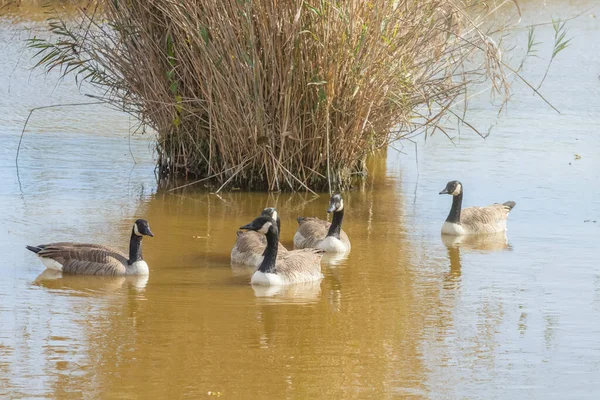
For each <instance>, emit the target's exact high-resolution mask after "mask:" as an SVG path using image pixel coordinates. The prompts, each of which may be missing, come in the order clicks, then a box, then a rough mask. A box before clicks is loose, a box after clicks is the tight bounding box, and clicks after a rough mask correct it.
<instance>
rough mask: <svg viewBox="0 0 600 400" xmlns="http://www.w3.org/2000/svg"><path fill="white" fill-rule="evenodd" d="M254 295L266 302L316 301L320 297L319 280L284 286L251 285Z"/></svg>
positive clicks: (302, 302)
mask: <svg viewBox="0 0 600 400" xmlns="http://www.w3.org/2000/svg"><path fill="white" fill-rule="evenodd" d="M252 290H254V295H255V296H256V297H257V298H260V300H261V301H262V302H266V303H294V304H310V303H316V302H317V301H319V299H320V298H321V281H310V282H302V283H295V284H293V285H285V286H265V285H252Z"/></svg>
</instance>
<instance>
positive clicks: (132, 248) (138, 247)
mask: <svg viewBox="0 0 600 400" xmlns="http://www.w3.org/2000/svg"><path fill="white" fill-rule="evenodd" d="M140 260H143V258H142V237H141V236H138V235H136V234H135V232H134V231H133V229H132V230H131V239H129V260H128V261H127V263H128V264H129V265H131V264H133V263H134V262H136V261H140Z"/></svg>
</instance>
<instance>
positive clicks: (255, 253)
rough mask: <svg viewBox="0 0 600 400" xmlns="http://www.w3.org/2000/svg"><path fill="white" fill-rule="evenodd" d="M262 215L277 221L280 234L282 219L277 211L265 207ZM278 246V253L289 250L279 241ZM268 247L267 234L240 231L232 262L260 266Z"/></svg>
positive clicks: (232, 254) (232, 250)
mask: <svg viewBox="0 0 600 400" xmlns="http://www.w3.org/2000/svg"><path fill="white" fill-rule="evenodd" d="M260 215H262V216H266V217H270V218H273V219H274V220H275V221H276V222H277V232H278V235H279V232H281V230H280V226H281V220H280V219H279V214H278V213H277V211H276V210H275V209H274V208H273V207H268V208H265V209H264V210H263V211H262V212H261V213H260ZM278 239H279V237H278ZM277 247H278V254H280V255H281V254H284V253H286V252H287V249H286V248H285V247H283V245H282V244H281V243H279V242H278V245H277ZM266 249H267V239H266V237H265V235H262V234H260V233H258V232H254V231H246V232H241V231H238V232H237V239H236V241H235V245H234V246H233V249H231V262H233V263H236V264H243V265H250V266H253V267H258V266H259V265H260V263H261V262H262V260H263V259H264V258H265V257H264V256H265V254H264V253H265V251H266Z"/></svg>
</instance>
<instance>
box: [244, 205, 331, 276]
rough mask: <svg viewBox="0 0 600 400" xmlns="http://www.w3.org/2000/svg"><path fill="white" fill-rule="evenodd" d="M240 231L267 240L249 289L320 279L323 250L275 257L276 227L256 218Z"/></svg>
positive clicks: (276, 252)
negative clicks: (263, 236) (253, 286)
mask: <svg viewBox="0 0 600 400" xmlns="http://www.w3.org/2000/svg"><path fill="white" fill-rule="evenodd" d="M240 229H246V230H250V231H255V232H258V233H260V234H262V235H265V236H266V238H267V248H266V251H265V255H264V259H263V261H262V262H261V263H260V265H259V267H258V270H257V271H256V272H254V274H253V275H252V279H251V280H250V282H251V283H252V284H253V285H265V286H277V285H289V284H293V283H301V282H310V281H316V280H319V279H322V278H323V274H322V273H321V258H322V257H323V250H318V249H302V250H291V251H287V252H286V253H284V254H282V255H280V256H278V246H277V245H278V242H279V240H278V239H277V237H278V231H277V223H276V222H275V220H274V219H273V218H270V217H267V216H260V217H258V218H256V219H255V220H254V221H252V222H251V223H249V224H247V225H244V226H242V227H240Z"/></svg>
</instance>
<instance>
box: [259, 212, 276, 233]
mask: <svg viewBox="0 0 600 400" xmlns="http://www.w3.org/2000/svg"><path fill="white" fill-rule="evenodd" d="M260 215H261V216H263V217H271V218H273V219H274V220H275V222H277V232H281V219H280V218H279V214H277V210H275V208H273V207H267V208H265V209H264V210H262V212H261V213H260Z"/></svg>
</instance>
